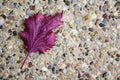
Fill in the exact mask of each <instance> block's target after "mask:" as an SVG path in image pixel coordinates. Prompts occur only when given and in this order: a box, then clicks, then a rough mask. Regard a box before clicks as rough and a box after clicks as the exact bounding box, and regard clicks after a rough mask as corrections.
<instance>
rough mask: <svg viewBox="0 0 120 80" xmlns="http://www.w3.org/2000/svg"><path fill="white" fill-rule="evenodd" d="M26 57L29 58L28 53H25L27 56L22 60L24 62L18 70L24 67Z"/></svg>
mask: <svg viewBox="0 0 120 80" xmlns="http://www.w3.org/2000/svg"><path fill="white" fill-rule="evenodd" d="M28 56H29V52H27V55H26V57H25V58H24V61H23V63H22V65H21V67H20V69H22V68H23V66H24V64H25V62H26V60H27V58H28Z"/></svg>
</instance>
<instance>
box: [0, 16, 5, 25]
mask: <svg viewBox="0 0 120 80" xmlns="http://www.w3.org/2000/svg"><path fill="white" fill-rule="evenodd" d="M4 23H5V20H4V18H2V17H0V26H1V25H3V24H4Z"/></svg>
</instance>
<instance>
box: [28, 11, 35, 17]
mask: <svg viewBox="0 0 120 80" xmlns="http://www.w3.org/2000/svg"><path fill="white" fill-rule="evenodd" d="M33 13H34V11H33V10H27V11H26V14H27V15H29V16H31V15H33Z"/></svg>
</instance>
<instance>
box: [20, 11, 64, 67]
mask: <svg viewBox="0 0 120 80" xmlns="http://www.w3.org/2000/svg"><path fill="white" fill-rule="evenodd" d="M61 18H62V13H56V14H55V16H54V17H52V16H46V15H42V14H41V13H37V14H34V15H33V16H30V17H29V18H28V19H26V20H25V26H26V28H25V30H24V31H22V32H21V33H20V35H21V37H22V39H23V41H24V44H25V48H26V50H27V55H26V57H25V59H24V61H23V63H22V65H21V68H22V67H23V65H24V64H25V62H26V60H27V58H28V56H29V55H30V53H32V52H36V51H39V52H41V53H43V54H44V53H45V52H46V51H47V50H49V49H50V48H52V46H53V45H54V43H55V40H56V37H55V33H54V32H53V31H52V30H53V29H54V28H57V27H58V26H60V25H61V24H62V23H63V22H62V21H61Z"/></svg>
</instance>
